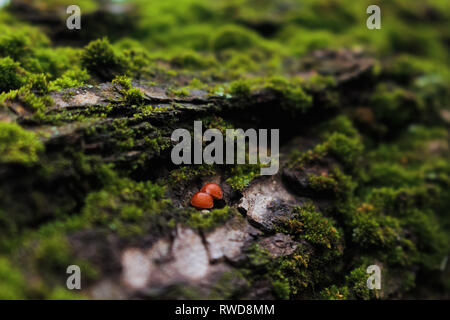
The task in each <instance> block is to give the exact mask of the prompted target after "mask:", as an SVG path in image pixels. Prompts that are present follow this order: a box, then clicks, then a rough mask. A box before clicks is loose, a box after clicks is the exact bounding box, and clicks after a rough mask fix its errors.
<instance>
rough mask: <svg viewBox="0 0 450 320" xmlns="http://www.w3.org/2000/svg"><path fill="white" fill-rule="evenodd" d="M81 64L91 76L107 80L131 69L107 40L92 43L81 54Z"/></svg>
mask: <svg viewBox="0 0 450 320" xmlns="http://www.w3.org/2000/svg"><path fill="white" fill-rule="evenodd" d="M81 63H82V65H83V67H85V68H86V69H87V70H88V71H89V73H90V74H92V75H95V76H98V77H100V78H101V79H105V80H112V79H113V78H114V76H115V75H120V74H123V73H126V72H127V69H128V67H129V66H127V62H126V60H125V58H124V57H123V56H122V55H120V54H118V53H117V52H116V51H115V50H114V48H113V47H112V45H111V44H110V43H109V41H108V39H106V38H102V39H98V40H95V41H92V42H90V43H89V44H88V45H87V46H86V47H85V48H84V49H83V52H82V53H81Z"/></svg>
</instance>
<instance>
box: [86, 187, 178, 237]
mask: <svg viewBox="0 0 450 320" xmlns="http://www.w3.org/2000/svg"><path fill="white" fill-rule="evenodd" d="M113 181H114V183H113V184H111V185H109V186H107V187H106V188H104V189H102V190H100V191H97V192H93V193H90V194H89V195H88V196H87V197H86V204H85V206H84V208H83V210H82V214H83V216H84V219H86V221H88V222H89V223H90V224H91V225H93V226H100V227H103V228H107V229H109V230H110V231H112V232H117V234H119V235H120V236H122V237H132V236H136V235H139V234H143V233H145V232H147V231H148V229H150V227H151V226H152V223H153V224H154V225H153V227H155V228H157V227H158V224H159V223H160V222H158V220H159V219H160V218H159V217H158V216H159V214H160V213H161V211H162V210H163V209H164V208H165V207H166V206H167V205H168V203H169V202H168V201H167V200H165V199H164V192H165V189H164V188H163V187H161V186H158V185H156V184H152V183H151V182H134V181H132V180H129V179H125V178H113ZM168 218H170V217H168Z"/></svg>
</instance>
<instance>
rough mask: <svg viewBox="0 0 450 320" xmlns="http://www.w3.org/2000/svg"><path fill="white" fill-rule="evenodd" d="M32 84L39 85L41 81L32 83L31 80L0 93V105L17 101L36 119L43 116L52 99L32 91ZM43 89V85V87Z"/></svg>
mask: <svg viewBox="0 0 450 320" xmlns="http://www.w3.org/2000/svg"><path fill="white" fill-rule="evenodd" d="M31 79H32V78H31ZM33 85H41V86H42V82H40V84H39V82H38V83H34V82H33V81H31V82H30V83H28V84H27V85H25V86H23V87H21V88H20V89H17V90H11V91H10V92H8V93H4V94H2V95H0V105H1V104H3V105H4V104H5V103H8V102H17V103H20V104H21V105H22V106H24V107H25V108H27V109H28V111H31V112H33V115H34V116H35V117H36V119H43V118H45V116H44V112H45V110H46V109H47V108H48V107H49V106H51V105H52V104H53V100H52V98H51V97H50V96H48V95H43V96H40V95H38V94H37V93H33V91H35V92H36V91H37V90H33ZM44 90H45V87H44Z"/></svg>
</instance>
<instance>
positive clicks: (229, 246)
mask: <svg viewBox="0 0 450 320" xmlns="http://www.w3.org/2000/svg"><path fill="white" fill-rule="evenodd" d="M292 64H293V66H295V68H294V67H293V68H292V69H293V70H295V71H293V75H294V74H297V73H298V76H302V77H303V78H308V77H310V76H312V75H315V74H319V75H323V76H331V77H332V78H333V79H334V83H333V85H332V86H328V85H325V86H317V87H314V86H310V87H308V88H305V91H306V93H307V94H308V95H310V96H311V97H312V104H311V106H309V107H307V108H304V107H302V106H300V107H298V106H297V105H296V103H297V101H293V100H292V99H291V97H290V96H289V92H286V91H283V90H280V89H279V88H273V87H268V88H263V89H261V90H256V91H251V92H249V93H248V94H244V95H239V94H237V95H229V96H223V95H219V94H215V93H210V92H207V91H203V90H197V89H192V90H190V91H188V93H187V94H185V93H183V94H177V93H174V91H173V90H169V89H168V88H169V86H164V83H158V84H157V85H149V84H145V83H144V82H138V81H136V82H132V83H131V87H127V85H126V84H123V83H121V82H120V81H115V82H112V83H104V84H101V85H98V86H84V87H80V88H77V89H67V90H63V91H60V92H52V93H51V94H50V97H51V99H52V104H51V105H50V106H48V107H47V108H46V110H45V112H44V113H43V114H41V115H40V116H39V118H36V115H35V114H33V113H32V112H31V111H30V110H29V109H28V108H27V106H26V105H22V104H21V100H20V99H14V98H12V99H9V100H6V101H5V106H6V107H7V108H4V109H1V110H0V119H1V121H2V122H4V123H17V124H19V125H20V126H21V128H24V129H25V130H26V131H28V132H33V133H34V134H35V135H36V136H37V137H38V139H39V140H40V142H41V143H42V144H43V146H44V149H45V151H43V152H40V153H39V159H40V161H39V162H33V161H26V162H25V161H22V162H21V161H16V162H15V163H14V162H7V163H2V164H0V192H1V195H2V196H1V198H0V208H8V211H7V212H6V211H5V212H3V211H0V214H1V216H0V226H1V227H2V230H4V232H3V234H2V235H0V238H2V237H3V238H12V239H14V237H13V236H14V235H17V234H21V232H22V231H24V230H28V229H38V228H39V227H41V226H43V225H44V224H47V226H46V227H44V230H43V231H42V230H41V231H40V232H42V233H43V234H45V235H46V236H45V238H44V240H42V239H41V240H37V243H36V244H35V245H30V244H28V243H27V245H25V246H24V247H23V248H22V249H21V250H19V251H18V252H19V253H18V254H17V258H16V259H18V260H19V261H22V264H23V265H29V266H36V268H34V269H33V268H32V267H30V268H29V269H30V270H27V272H28V274H27V275H28V276H29V277H33V276H38V277H39V279H43V280H41V281H44V282H45V285H44V287H47V286H48V287H50V288H51V287H57V286H60V285H62V284H61V283H64V282H61V281H64V280H63V279H64V277H65V269H64V268H65V267H67V264H80V265H81V266H82V267H83V268H82V272H83V275H84V276H85V277H86V278H83V279H86V282H84V283H86V286H84V287H83V290H82V294H85V295H87V296H89V297H93V298H124V297H126V298H130V297H131V298H171V297H176V298H198V297H202V298H289V297H291V298H292V297H295V298H325V297H328V296H327V295H329V296H332V297H333V298H339V297H341V296H342V297H344V296H345V295H346V297H353V298H371V297H375V296H377V297H390V296H394V297H400V296H401V295H402V292H403V290H405V288H404V283H402V281H403V280H404V278H403V276H399V275H398V274H397V272H399V270H403V269H402V268H398V267H392V269H388V267H387V266H386V269H388V270H389V271H388V272H387V274H386V279H387V280H386V281H385V283H386V286H383V289H382V290H381V291H380V292H378V291H377V292H373V291H369V290H368V289H366V287H365V286H364V285H365V282H364V279H365V278H364V276H365V269H363V268H362V266H365V265H366V264H367V262H368V261H369V260H370V259H373V260H372V261H371V262H372V263H377V264H379V265H381V266H383V267H384V266H385V264H387V262H385V261H380V260H377V258H376V257H377V255H374V256H372V255H371V254H368V255H367V256H363V254H362V252H364V250H365V249H364V248H363V249H355V250H356V251H355V252H356V255H361V257H362V258H361V259H362V260H361V261H359V262H360V265H358V264H357V263H355V262H354V261H355V260H353V259H355V253H354V252H353V251H352V250H353V249H352V245H351V243H352V241H353V240H352V239H351V237H352V236H351V234H352V233H351V232H352V230H353V232H355V231H354V230H356V229H357V228H362V227H363V226H364V227H365V226H366V221H364V222H361V224H360V225H358V222H357V221H356V222H355V219H356V218H355V216H353V213H349V211H350V210H356V207H355V206H356V203H355V202H353V201H354V199H353V198H352V196H351V195H352V193H353V192H354V189H355V186H354V182H352V181H351V179H352V177H353V179H355V180H356V179H357V178H356V177H358V179H359V175H360V172H358V170H357V169H358V165H360V163H359V162H357V161H356V160H355V159H356V158H357V155H354V154H359V153H360V152H361V148H360V147H359V144H360V141H359V140H358V139H359V138H357V136H358V135H357V134H354V133H353V131H352V130H355V129H354V128H345V130H343V132H345V133H341V132H339V133H337V134H334V135H331V136H330V137H329V138H327V139H328V140H326V142H324V143H322V144H319V141H321V139H322V138H323V137H322V136H321V133H320V131H319V130H318V128H320V127H321V126H322V125H323V124H324V123H328V121H329V120H330V119H333V118H335V117H336V115H339V114H341V113H348V114H352V112H354V109H356V108H358V107H360V106H361V105H363V104H364V103H365V102H366V101H367V97H369V96H370V95H371V94H372V92H373V90H374V87H375V85H376V84H377V82H378V81H380V80H381V78H380V77H378V76H376V75H375V70H374V67H375V66H376V61H375V60H374V59H371V58H368V57H367V56H365V55H364V54H362V53H359V52H355V51H350V50H341V51H318V52H315V53H313V54H312V55H310V56H308V57H306V58H304V59H303V60H300V61H292ZM136 89H137V90H138V91H136ZM130 90H131V91H130ZM133 90H134V91H133ZM218 119H220V120H218ZM194 120H203V121H204V123H205V124H207V125H211V126H213V125H214V124H217V123H219V124H224V123H225V124H226V125H229V126H232V127H235V128H243V129H246V128H269V129H270V128H280V133H281V141H280V142H281V148H282V150H281V160H280V161H281V169H280V172H279V173H278V174H277V175H275V176H270V177H257V176H256V175H249V176H245V175H246V174H247V173H248V172H241V171H239V170H240V169H237V168H236V167H226V166H205V165H202V166H199V167H196V166H192V167H189V166H187V167H178V166H176V165H174V164H173V163H172V162H171V160H170V150H171V147H172V146H173V145H174V143H173V142H172V141H171V139H170V136H171V133H172V132H173V130H174V129H177V128H187V129H192V126H193V122H194ZM344 122H345V121H344ZM211 123H212V124H211ZM293 145H294V146H295V147H293ZM314 146H316V147H315V148H313V147H314ZM341 146H344V147H343V148H342V147H341ZM293 149H300V150H301V151H306V150H312V151H311V152H310V153H309V154H307V155H306V156H305V155H303V156H300V157H298V158H296V159H294V160H292V159H290V158H289V157H288V156H287V155H288V154H290V153H291V152H292V150H293ZM343 152H345V154H343ZM111 168H113V169H111ZM240 175H242V176H245V179H247V181H246V182H245V183H243V184H242V187H236V186H235V185H234V184H233V183H232V181H235V180H233V179H234V178H236V179H238V180H239V179H241V176H240ZM230 179H231V180H230ZM245 179H244V180H245ZM210 181H213V182H217V183H219V184H220V185H221V186H222V188H223V190H224V201H223V202H222V203H220V204H218V206H217V208H216V209H214V210H212V211H210V212H208V213H204V214H202V213H200V212H197V211H196V210H194V209H192V208H189V199H190V197H191V196H192V194H193V193H195V192H197V191H198V190H199V188H200V187H201V185H202V184H203V183H205V182H210ZM414 197H415V196H414ZM361 208H362V209H361ZM357 210H359V211H358V212H365V211H364V210H366V211H370V210H371V209H370V207H367V206H366V207H363V206H362V207H358V208H357ZM332 212H334V213H332ZM336 212H337V214H336ZM352 212H353V211H352ZM361 219H364V217H362V218H361ZM52 221H54V223H53V224H52V223H51V222H52ZM369 223H371V221H367V224H369ZM376 223H379V224H383V223H385V224H386V225H381V226H379V229H376V232H379V233H381V234H378V233H376V234H374V235H373V237H372V238H369V240H370V241H372V240H373V241H375V242H377V245H378V243H381V242H382V243H383V245H384V244H386V246H390V245H392V246H393V247H395V246H396V245H397V246H400V247H402V246H406V242H405V243H398V244H395V245H394V244H393V243H394V242H395V241H397V240H395V239H394V240H391V237H394V236H393V235H392V234H391V233H392V232H394V231H392V230H397V229H396V228H399V227H398V226H396V225H395V223H394V222H392V225H391V221H384V220H382V222H380V221H377V222H376ZM338 225H339V227H337V226H338ZM371 230H372V229H370V226H369V227H368V231H366V232H367V233H370V232H371ZM399 230H400V229H399ZM401 232H403V231H401ZM361 237H363V236H361ZM368 237H369V236H368ZM377 237H378V238H377ZM30 239H32V240H30ZM33 239H34V238H33V233H31V235H29V237H27V236H25V237H24V239H22V238H20V239H19V240H17V238H16V240H15V241H22V240H23V241H35V240H33ZM364 239H365V238H364ZM369 240H368V241H369ZM384 241H386V242H384ZM388 241H392V242H389V243H388ZM4 243H6V246H7V245H8V244H9V243H8V241H5V242H4ZM11 246H12V247H14V245H13V244H11ZM36 246H37V247H36ZM368 248H369V249H367V250H368V251H367V252H369V253H373V252H375V251H373V248H372V247H371V246H369V247H368ZM402 248H403V247H402ZM358 250H361V251H358ZM390 250H391V249H389V250H386V251H389V252H391V251H390ZM395 250H397V249H395ZM395 250H394V251H395ZM402 250H403V249H402ZM405 250H406V249H405ZM436 250H437V249H436ZM437 251H439V250H437ZM440 253H441V252H439V253H437V255H439V256H440ZM46 259H48V261H47V260H46ZM358 259H359V257H356V260H357V261H358ZM36 261H37V262H38V263H37V262H36ZM348 261H352V262H351V263H349V262H348ZM394 265H395V263H394ZM389 268H390V267H389ZM404 269H407V271H408V273H407V276H408V277H409V276H411V275H415V274H416V270H415V269H414V266H413V265H407V266H406V267H404ZM348 270H350V271H351V272H350V275H349V276H348V277H346V278H345V279H339V277H340V276H339V274H340V273H341V272H343V271H348ZM398 279H401V280H398ZM397 280H398V281H397ZM38 282H39V281H38ZM335 283H341V284H342V286H341V287H337V286H336V285H334V284H335ZM39 286H42V284H36V287H39ZM315 288H317V289H319V291H318V292H316V289H315ZM35 290H36V292H38V293H36V292H35V293H34V294H37V295H38V296H39V294H42V293H39V292H40V291H39V290H40V289H39V290H38V289H35ZM46 290H50V289H46Z"/></svg>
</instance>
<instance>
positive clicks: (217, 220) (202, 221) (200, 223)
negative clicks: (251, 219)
mask: <svg viewBox="0 0 450 320" xmlns="http://www.w3.org/2000/svg"><path fill="white" fill-rule="evenodd" d="M237 214H238V213H237V211H236V209H234V208H230V207H228V206H226V207H224V208H222V209H213V210H211V211H208V212H205V213H204V212H198V211H197V212H193V213H192V214H191V215H190V217H189V218H188V219H187V221H186V225H187V226H189V227H191V228H194V229H200V230H203V231H209V230H212V229H214V228H215V227H217V226H219V225H222V224H223V223H224V222H226V221H227V220H229V219H230V218H232V217H233V216H237Z"/></svg>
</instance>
